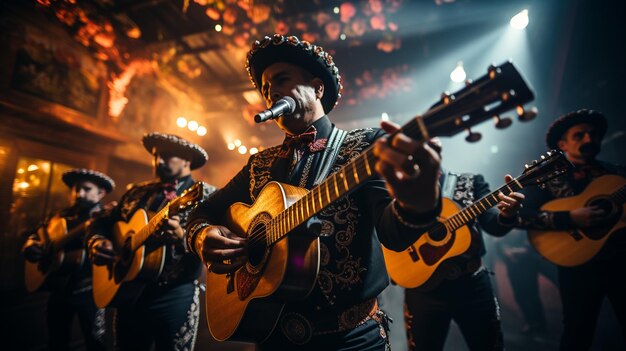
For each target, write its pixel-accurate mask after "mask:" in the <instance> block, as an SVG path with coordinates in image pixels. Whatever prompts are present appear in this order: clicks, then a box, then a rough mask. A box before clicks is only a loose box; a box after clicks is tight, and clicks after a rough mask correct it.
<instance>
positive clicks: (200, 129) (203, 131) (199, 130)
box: [196, 126, 206, 136]
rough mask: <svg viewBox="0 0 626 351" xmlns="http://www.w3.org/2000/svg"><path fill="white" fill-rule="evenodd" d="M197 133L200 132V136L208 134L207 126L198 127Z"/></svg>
mask: <svg viewBox="0 0 626 351" xmlns="http://www.w3.org/2000/svg"><path fill="white" fill-rule="evenodd" d="M196 133H198V135H199V136H205V135H206V128H205V127H203V126H200V127H198V130H196Z"/></svg>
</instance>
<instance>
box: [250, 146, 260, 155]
mask: <svg viewBox="0 0 626 351" xmlns="http://www.w3.org/2000/svg"><path fill="white" fill-rule="evenodd" d="M257 152H259V149H257V148H256V147H251V148H250V155H254V154H256V153H257Z"/></svg>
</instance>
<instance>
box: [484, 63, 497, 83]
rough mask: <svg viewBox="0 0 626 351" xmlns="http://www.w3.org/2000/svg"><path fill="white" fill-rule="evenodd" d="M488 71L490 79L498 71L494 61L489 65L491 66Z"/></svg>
mask: <svg viewBox="0 0 626 351" xmlns="http://www.w3.org/2000/svg"><path fill="white" fill-rule="evenodd" d="M487 73H488V74H489V79H494V78H495V77H496V74H497V73H498V67H496V65H494V64H493V63H492V64H491V65H489V68H487Z"/></svg>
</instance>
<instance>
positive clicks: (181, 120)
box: [176, 117, 187, 128]
mask: <svg viewBox="0 0 626 351" xmlns="http://www.w3.org/2000/svg"><path fill="white" fill-rule="evenodd" d="M176 125H178V126H179V127H181V128H185V127H186V126H187V118H185V117H178V118H177V119H176Z"/></svg>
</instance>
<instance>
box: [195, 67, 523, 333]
mask: <svg viewBox="0 0 626 351" xmlns="http://www.w3.org/2000/svg"><path fill="white" fill-rule="evenodd" d="M533 98H534V96H533V93H532V91H531V90H530V88H529V87H528V85H527V84H526V83H525V82H524V79H523V78H522V76H521V75H520V74H519V72H518V71H517V69H516V68H515V67H514V66H513V64H512V63H510V62H506V63H504V64H502V65H500V66H497V67H496V66H491V67H490V68H489V69H488V73H487V74H486V75H485V76H483V77H481V78H479V79H477V80H476V81H474V82H472V83H469V82H468V84H467V85H466V86H465V87H464V88H463V89H461V90H459V91H458V92H456V93H454V94H443V96H442V98H441V101H439V103H437V104H435V105H434V106H433V107H432V108H430V109H429V110H428V111H427V112H426V113H425V114H424V115H423V116H418V117H415V118H413V119H411V120H410V121H409V122H408V123H407V124H406V125H404V126H403V127H402V129H401V131H402V132H403V133H405V134H406V135H408V136H410V137H412V138H415V139H416V140H420V141H425V140H428V139H429V138H431V137H434V136H452V135H455V134H457V133H459V132H462V131H465V130H469V128H470V127H472V126H474V125H477V124H479V123H481V122H484V121H486V120H490V119H496V120H500V119H499V117H498V116H499V115H500V114H501V113H503V112H506V111H509V110H511V109H513V108H517V109H518V113H520V116H521V114H522V113H523V108H522V105H523V104H525V103H526V102H529V101H531V100H532V99H533ZM375 162H376V159H375V157H374V155H373V151H372V148H371V147H370V148H368V149H367V150H365V151H364V152H363V153H362V154H360V155H358V156H355V157H354V158H352V160H351V161H349V162H348V163H347V164H345V165H343V166H342V168H341V169H339V170H338V171H337V172H335V173H333V174H331V175H330V176H328V177H327V178H326V179H325V180H324V181H322V182H321V183H320V184H319V185H318V186H316V187H314V188H313V189H311V190H310V191H308V190H306V189H302V188H298V187H295V186H291V185H286V184H281V183H278V182H269V183H268V184H267V185H266V186H265V187H264V188H263V189H262V190H261V192H260V193H259V195H258V197H257V199H256V201H255V202H254V203H253V204H252V205H248V204H243V203H236V204H233V205H231V207H230V208H229V211H228V213H227V220H226V226H227V227H228V228H229V229H230V230H231V231H232V232H234V233H237V234H239V235H242V236H246V237H248V262H247V263H246V264H244V265H243V266H242V267H241V268H240V269H238V270H237V271H236V272H235V273H234V274H230V275H223V274H215V273H213V272H208V273H207V280H206V282H207V290H206V316H207V322H208V326H209V330H210V332H211V334H212V335H213V337H214V338H215V339H217V340H227V339H233V340H249V341H256V342H261V341H263V340H264V339H266V338H267V337H268V336H269V335H270V334H271V333H272V331H273V329H274V328H275V326H276V323H277V321H278V319H279V317H280V314H281V311H282V309H283V308H284V305H285V303H287V302H289V301H297V300H301V299H304V298H305V297H306V296H307V295H308V294H309V292H310V291H311V290H312V289H313V287H314V284H315V281H316V277H317V274H318V271H319V263H320V253H319V238H318V237H317V236H315V235H311V234H310V232H309V231H306V230H294V229H296V228H302V227H303V224H307V223H310V222H309V221H308V220H309V219H310V218H311V217H312V216H314V215H315V214H317V213H318V212H320V211H322V209H324V208H326V207H327V206H328V205H330V204H331V203H332V202H333V201H335V200H337V199H339V198H341V197H342V196H344V195H346V194H347V193H349V192H350V191H352V190H354V189H356V188H357V187H358V186H359V185H360V184H362V183H363V182H365V181H367V180H368V179H369V178H370V177H372V176H374V164H375Z"/></svg>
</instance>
